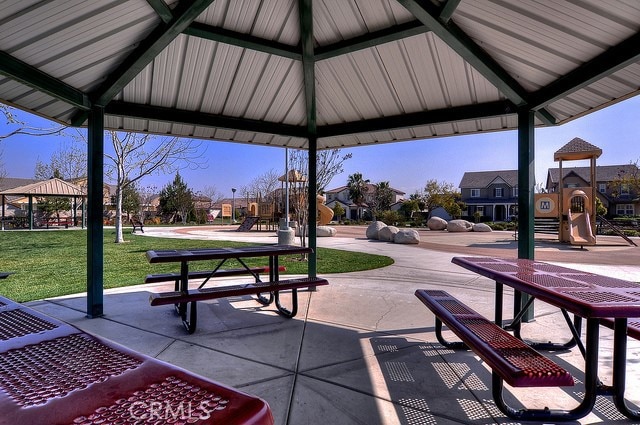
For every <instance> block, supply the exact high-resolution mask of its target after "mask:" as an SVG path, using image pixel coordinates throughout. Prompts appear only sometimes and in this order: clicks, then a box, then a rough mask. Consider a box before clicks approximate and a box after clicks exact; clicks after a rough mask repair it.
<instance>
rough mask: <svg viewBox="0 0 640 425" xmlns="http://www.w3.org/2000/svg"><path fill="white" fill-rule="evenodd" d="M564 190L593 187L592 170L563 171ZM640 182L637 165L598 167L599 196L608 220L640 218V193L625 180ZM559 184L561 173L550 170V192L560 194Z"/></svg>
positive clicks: (548, 180)
mask: <svg viewBox="0 0 640 425" xmlns="http://www.w3.org/2000/svg"><path fill="white" fill-rule="evenodd" d="M562 173H563V183H564V187H566V188H570V187H591V184H590V182H589V180H590V179H591V177H590V174H591V168H590V167H572V168H564V167H563V168H562ZM625 176H626V177H631V178H634V179H638V178H640V170H639V169H638V167H637V166H636V165H635V164H626V165H597V166H596V182H595V187H596V194H597V196H598V198H599V199H600V201H602V204H603V205H604V206H605V207H606V208H607V215H608V216H615V215H640V199H639V197H638V195H639V194H638V192H637V190H635V189H634V188H633V185H629V184H626V183H624V182H623V180H622V179H623V177H625ZM559 181H560V169H559V168H550V169H549V170H548V172H547V182H546V185H545V188H546V190H547V191H548V192H557V191H558V184H559Z"/></svg>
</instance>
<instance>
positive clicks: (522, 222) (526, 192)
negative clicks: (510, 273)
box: [514, 109, 535, 322]
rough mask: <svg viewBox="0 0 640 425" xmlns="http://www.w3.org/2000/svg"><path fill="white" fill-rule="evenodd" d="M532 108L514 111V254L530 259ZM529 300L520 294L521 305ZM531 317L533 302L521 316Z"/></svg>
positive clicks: (533, 205)
mask: <svg viewBox="0 0 640 425" xmlns="http://www.w3.org/2000/svg"><path fill="white" fill-rule="evenodd" d="M533 124H534V111H531V110H528V109H521V110H519V111H518V258H525V259H530V260H533V258H534V248H535V239H534V212H535V210H534V208H535V203H534V187H535V164H534V159H535V154H534V151H535V143H534V140H535V138H534V126H533ZM528 301H529V296H528V295H525V294H523V296H522V300H521V305H520V306H517V305H516V306H514V308H515V309H516V310H518V311H519V310H520V308H521V307H522V306H523V305H524V304H526V303H527V302H528ZM533 318H534V309H533V304H531V307H530V308H529V310H528V311H527V313H526V314H525V315H524V316H523V318H522V320H523V321H525V322H530V321H532V320H533Z"/></svg>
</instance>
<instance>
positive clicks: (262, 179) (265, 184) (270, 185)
mask: <svg viewBox="0 0 640 425" xmlns="http://www.w3.org/2000/svg"><path fill="white" fill-rule="evenodd" d="M278 177H280V175H279V173H278V172H277V171H276V170H274V169H273V168H272V169H271V170H269V171H266V172H264V173H262V174H260V175H259V176H258V177H256V178H255V179H253V181H252V183H251V186H252V187H253V188H254V189H255V191H256V193H257V194H258V197H259V198H260V199H263V200H266V201H271V200H272V199H271V197H272V196H273V193H274V191H275V190H276V189H277V188H278V184H279V182H278Z"/></svg>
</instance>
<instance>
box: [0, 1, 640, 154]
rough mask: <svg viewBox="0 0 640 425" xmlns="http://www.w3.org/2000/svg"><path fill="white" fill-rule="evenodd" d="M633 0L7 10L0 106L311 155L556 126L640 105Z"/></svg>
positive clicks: (134, 4)
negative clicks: (627, 102)
mask: <svg viewBox="0 0 640 425" xmlns="http://www.w3.org/2000/svg"><path fill="white" fill-rule="evenodd" d="M639 57H640V3H639V2H637V1H636V0H626V1H625V0H617V1H600V0H582V1H579V2H570V1H565V0H548V1H533V0H513V1H502V0H496V1H476V0H448V1H442V0H397V1H395V0H342V1H335V0H314V1H312V0H262V1H258V0H217V1H215V2H214V1H213V0H180V1H178V0H166V1H164V0H127V1H105V0H54V1H42V0H5V1H3V2H2V8H0V101H2V102H4V103H8V104H11V105H14V106H16V107H18V108H21V109H24V110H27V111H31V112H33V113H35V114H38V115H42V116H45V117H48V118H50V119H53V120H55V121H58V122H60V123H64V124H69V125H75V126H79V125H85V124H86V122H87V121H86V120H87V116H88V114H89V110H90V109H91V108H92V107H96V106H97V107H104V109H105V113H106V118H105V127H106V128H110V129H117V130H123V131H134V132H151V133H158V134H164V135H175V136H185V137H194V138H202V139H215V140H226V141H233V142H244V143H254V144H261V145H274V146H287V147H292V148H308V147H309V140H316V138H317V148H318V149H323V148H331V147H349V146H357V145H367V144H375V143H384V142H394V141H402V140H412V139H423V138H430V137H440V136H451V135H458V134H468V133H477V132H487V131H495V130H507V129H514V128H516V127H517V121H518V120H517V115H516V112H517V111H518V110H519V109H526V110H535V111H536V118H535V124H536V125H555V124H559V123H564V122H567V121H569V120H572V119H575V118H577V117H580V116H582V115H585V114H587V113H589V112H592V111H595V110H597V109H600V108H603V107H605V106H607V105H610V104H612V103H615V102H618V101H620V100H623V99H626V98H629V97H631V96H634V95H636V94H638V90H639V89H640V64H639V63H638V60H639Z"/></svg>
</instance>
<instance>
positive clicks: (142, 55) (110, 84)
mask: <svg viewBox="0 0 640 425" xmlns="http://www.w3.org/2000/svg"><path fill="white" fill-rule="evenodd" d="M213 1H214V0H192V1H186V0H182V1H181V2H180V4H179V5H178V6H177V7H176V8H175V9H174V10H173V18H172V20H171V21H170V22H168V23H164V22H163V23H161V24H160V25H158V26H157V27H156V29H155V30H153V31H152V32H151V34H149V36H148V37H147V38H145V39H144V40H142V41H141V42H140V44H139V45H138V47H137V48H136V49H135V50H134V51H133V52H132V53H131V54H130V55H129V56H128V57H127V58H126V59H125V60H124V61H123V62H122V63H121V64H120V66H119V67H118V68H117V69H116V70H115V71H113V72H111V73H110V74H109V77H108V78H107V80H106V81H105V82H104V83H103V84H102V85H101V86H100V87H99V88H98V89H97V90H96V91H95V92H94V93H92V97H93V99H94V104H96V105H98V106H106V105H107V104H108V103H109V102H110V101H111V99H113V97H114V96H115V95H117V94H118V93H119V92H120V91H121V90H122V89H123V88H124V87H125V86H126V85H127V84H129V82H131V80H133V79H134V78H135V77H136V75H138V74H139V73H140V72H141V71H142V70H143V69H144V68H145V67H146V66H147V65H149V63H151V62H152V61H153V59H154V58H155V57H156V56H157V55H159V54H160V52H162V51H163V50H164V49H165V48H166V47H167V46H168V45H169V44H170V43H171V42H172V41H173V40H174V39H175V38H176V37H177V36H178V35H180V34H181V33H182V32H183V31H184V30H185V29H186V28H187V27H188V26H189V25H191V23H192V22H193V20H194V19H196V18H197V17H198V16H199V15H200V14H201V13H202V12H204V10H205V9H206V8H207V7H209V5H210V4H211V3H213Z"/></svg>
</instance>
